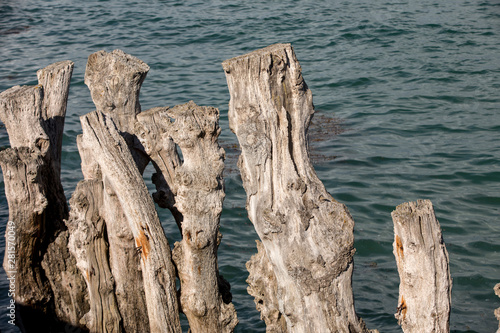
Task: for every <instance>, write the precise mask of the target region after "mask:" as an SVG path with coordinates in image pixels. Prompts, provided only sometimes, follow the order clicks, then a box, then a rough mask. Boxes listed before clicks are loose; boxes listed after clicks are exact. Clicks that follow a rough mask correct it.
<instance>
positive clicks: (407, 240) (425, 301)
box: [392, 200, 452, 333]
mask: <svg viewBox="0 0 500 333" xmlns="http://www.w3.org/2000/svg"><path fill="white" fill-rule="evenodd" d="M392 219H393V222H394V234H395V237H394V243H393V248H394V256H395V257H396V262H397V265H398V272H399V277H400V284H399V303H398V312H397V313H396V314H395V316H396V318H397V319H398V322H399V324H400V325H401V327H402V328H403V331H404V332H414V333H417V332H449V331H450V309H451V285H452V282H451V276H450V269H449V260H448V252H447V251H446V247H445V244H444V241H443V237H442V235H441V228H440V226H439V222H438V220H437V219H436V216H435V214H434V208H433V207H432V203H431V202H430V201H429V200H418V201H417V202H409V203H404V204H401V205H399V206H398V207H397V208H396V210H395V211H393V212H392Z"/></svg>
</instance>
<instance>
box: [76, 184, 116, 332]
mask: <svg viewBox="0 0 500 333" xmlns="http://www.w3.org/2000/svg"><path fill="white" fill-rule="evenodd" d="M103 191H104V188H103V184H102V181H100V180H96V179H92V180H83V181H80V182H79V183H78V185H77V187H76V189H75V192H74V193H73V195H72V197H71V200H70V204H71V211H70V217H69V219H68V221H67V222H66V225H67V226H68V230H69V233H70V237H69V244H68V247H69V249H70V251H71V253H72V254H73V255H74V257H75V258H76V265H77V266H78V268H79V269H80V271H81V272H82V274H83V276H84V279H85V282H86V283H87V286H88V291H89V303H90V310H89V312H88V313H86V314H85V315H84V317H83V318H82V322H83V324H85V326H86V327H88V329H89V330H90V331H91V332H98V333H101V332H122V325H121V316H120V313H119V311H118V305H117V303H116V297H115V294H114V279H113V276H112V274H111V269H110V267H109V262H108V245H107V241H106V238H105V221H104V219H103V218H102V214H101V213H100V209H101V207H102V201H103Z"/></svg>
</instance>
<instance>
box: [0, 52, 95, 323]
mask: <svg viewBox="0 0 500 333" xmlns="http://www.w3.org/2000/svg"><path fill="white" fill-rule="evenodd" d="M72 70H73V63H72V62H70V61H64V62H59V63H56V64H53V65H50V66H48V67H46V68H44V69H42V70H40V71H38V78H39V83H40V84H39V85H37V86H31V87H29V86H24V87H19V86H16V87H13V88H11V89H9V90H7V91H5V92H3V93H2V94H0V119H1V120H2V122H3V123H4V124H5V126H6V128H7V131H8V133H9V140H10V143H11V148H9V149H7V150H5V151H3V152H1V153H0V155H1V157H0V163H1V164H2V169H3V174H4V179H5V193H6V197H7V201H8V203H9V221H12V222H13V224H14V226H15V241H13V242H11V244H9V243H8V244H7V245H8V246H9V245H15V254H12V252H11V251H6V256H5V260H4V268H5V270H6V271H7V272H11V271H16V273H15V277H16V279H15V281H16V297H15V300H16V302H17V306H18V310H19V313H18V314H19V316H20V317H21V321H23V322H22V323H20V325H21V328H22V330H23V331H36V332H41V331H50V330H51V329H55V326H54V325H56V321H57V320H56V318H55V317H56V314H57V315H59V320H65V321H68V322H69V323H73V322H74V321H73V319H74V318H76V317H77V316H78V315H79V314H81V312H83V311H84V310H85V306H86V305H85V300H84V298H85V294H84V293H83V294H82V293H80V292H83V291H84V288H83V286H82V282H83V281H82V280H81V277H80V276H78V274H74V273H77V272H76V271H75V270H71V269H69V272H68V273H67V274H65V275H64V278H63V277H62V276H61V272H60V271H59V269H61V268H62V267H64V266H65V265H67V264H69V265H71V263H72V260H73V259H72V258H70V256H63V257H62V258H60V259H59V260H58V261H56V260H54V259H55V256H57V255H60V254H63V255H64V254H67V251H65V248H66V240H67V236H66V237H64V235H63V236H61V237H60V238H57V240H58V241H56V242H54V241H55V240H56V237H58V234H59V233H60V232H61V231H62V230H64V228H65V227H64V224H63V219H65V218H67V216H68V207H67V204H66V199H65V197H64V192H63V189H62V185H61V182H60V167H61V160H60V156H61V142H62V132H63V126H64V116H65V112H66V102H67V97H68V89H69V83H70V79H71V73H72ZM51 243H52V244H51ZM49 245H50V246H49ZM13 247H14V246H13ZM9 255H10V256H12V257H13V258H9V257H8V256H9ZM44 256H45V258H44ZM13 259H14V260H15V261H16V262H14V261H13ZM42 261H43V265H42ZM69 285H72V286H74V288H75V289H74V290H75V294H73V296H74V298H72V299H70V298H68V297H67V296H69V294H68V290H67V289H65V288H67V287H68V286H69ZM68 309H69V310H68ZM62 313H65V314H66V315H65V316H62ZM23 319H24V320H23Z"/></svg>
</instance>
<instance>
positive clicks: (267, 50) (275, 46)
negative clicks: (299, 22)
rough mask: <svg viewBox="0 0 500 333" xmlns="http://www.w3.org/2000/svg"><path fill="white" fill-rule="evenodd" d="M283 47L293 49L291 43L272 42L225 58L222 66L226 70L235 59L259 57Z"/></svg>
mask: <svg viewBox="0 0 500 333" xmlns="http://www.w3.org/2000/svg"><path fill="white" fill-rule="evenodd" d="M283 49H292V50H293V47H292V44H290V43H278V44H272V45H269V46H267V47H264V48H262V49H258V50H255V51H252V52H250V53H247V54H243V55H240V56H237V57H234V58H231V59H227V60H225V61H223V62H222V67H223V68H224V70H225V71H226V72H227V71H228V70H229V68H228V67H229V66H230V65H231V64H232V63H234V62H236V61H239V60H242V59H250V58H259V57H262V56H264V55H267V54H272V53H273V52H275V51H276V50H283Z"/></svg>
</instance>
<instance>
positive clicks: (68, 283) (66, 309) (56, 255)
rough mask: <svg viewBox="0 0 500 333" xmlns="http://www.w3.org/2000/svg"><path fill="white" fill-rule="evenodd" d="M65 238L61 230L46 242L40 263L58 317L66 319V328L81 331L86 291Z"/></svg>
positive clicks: (85, 329)
mask: <svg viewBox="0 0 500 333" xmlns="http://www.w3.org/2000/svg"><path fill="white" fill-rule="evenodd" d="M68 242H69V232H68V231H67V230H66V231H63V232H61V233H60V234H59V235H58V236H57V238H56V240H55V241H54V242H52V243H51V244H50V245H49V247H48V249H47V253H46V254H45V256H44V258H43V261H42V267H43V269H44V271H45V274H46V275H47V278H48V279H49V281H50V286H51V287H52V292H53V294H54V303H55V304H56V308H55V311H56V316H57V318H58V319H59V321H61V322H63V323H65V328H74V329H75V330H76V329H77V328H79V329H81V332H86V331H87V327H86V325H85V323H84V322H83V321H80V319H81V318H83V316H84V315H85V314H86V313H87V312H89V310H90V303H89V293H88V291H87V288H86V287H87V284H86V283H85V279H84V278H83V275H82V274H81V272H80V271H79V269H78V267H77V265H76V259H75V257H74V256H73V255H72V254H71V253H70V251H69V248H68ZM28 320H29V319H28ZM35 332H39V330H38V329H37V330H35Z"/></svg>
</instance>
